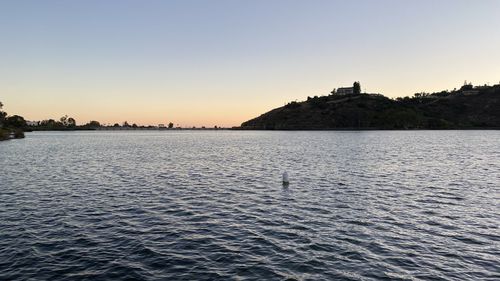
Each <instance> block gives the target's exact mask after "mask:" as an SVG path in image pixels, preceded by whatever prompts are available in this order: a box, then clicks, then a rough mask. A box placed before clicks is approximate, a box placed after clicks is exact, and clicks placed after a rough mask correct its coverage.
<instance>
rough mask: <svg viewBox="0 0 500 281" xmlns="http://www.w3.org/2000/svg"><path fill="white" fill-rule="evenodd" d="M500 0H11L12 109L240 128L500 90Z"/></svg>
mask: <svg viewBox="0 0 500 281" xmlns="http://www.w3.org/2000/svg"><path fill="white" fill-rule="evenodd" d="M499 27H500V1H496V0H481V1H472V0H437V1H436V0H433V1H430V0H425V1H422V0H418V1H417V0H414V1H399V0H381V1H370V0H366V1H347V0H344V1H320V0H315V1H291V0H286V1H278V0H274V1H268V0H266V1H229V0H226V1H215V0H214V1H201V0H200V1H194V0H187V1H186V0H182V1H49V0H47V1H1V2H0V34H1V37H0V41H1V42H0V43H1V44H0V101H1V102H3V104H4V105H5V106H4V109H5V110H6V111H7V112H8V113H9V114H19V115H22V116H24V117H25V118H26V119H28V120H42V119H48V118H54V119H55V118H59V117H60V116H62V115H65V114H67V115H70V116H72V117H74V118H75V119H76V120H77V123H79V124H82V123H85V122H88V121H90V120H98V121H100V122H101V123H115V122H117V123H122V122H123V121H128V122H129V123H137V124H139V125H149V124H152V125H157V124H159V123H164V124H165V123H168V122H174V124H176V125H179V126H182V127H191V126H214V125H218V126H225V127H230V126H238V125H240V124H241V123H242V122H243V121H246V120H248V119H251V118H253V117H256V116H258V115H260V114H262V113H264V112H266V111H268V110H271V109H273V108H275V107H278V106H282V105H283V104H285V103H286V102H289V101H293V100H304V99H305V98H306V97H307V96H313V95H323V94H328V93H329V92H330V91H331V90H332V89H333V88H337V87H341V86H349V85H351V84H352V82H353V81H360V82H361V87H362V90H363V91H365V90H366V91H367V92H378V93H382V94H384V95H386V96H389V97H397V96H407V95H413V94H414V93H416V92H422V91H427V92H433V91H440V90H445V89H453V88H455V87H460V86H461V84H463V82H464V80H467V81H470V82H472V83H473V84H475V85H477V84H497V83H499V81H500V28H499Z"/></svg>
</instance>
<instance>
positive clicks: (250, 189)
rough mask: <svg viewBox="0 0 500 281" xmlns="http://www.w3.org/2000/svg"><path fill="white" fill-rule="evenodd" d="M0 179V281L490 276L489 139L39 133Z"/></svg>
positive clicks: (499, 178)
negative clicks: (285, 180) (285, 178)
mask: <svg viewBox="0 0 500 281" xmlns="http://www.w3.org/2000/svg"><path fill="white" fill-rule="evenodd" d="M0 169H1V170H0V280H141V279H142V280H380V279H392V280H500V230H499V224H500V204H499V203H500V132H499V131H385V132H379V131H369V132H240V131H204V132H202V131H198V132H196V131H154V132H153V131H132V132H104V131H100V132H64V133H54V132H45V133H42V132H40V133H29V134H27V137H26V139H23V140H12V141H7V142H2V143H0ZM284 170H287V171H288V173H289V175H290V180H291V183H290V186H289V187H288V188H284V187H283V186H282V184H281V173H282V172H283V171H284Z"/></svg>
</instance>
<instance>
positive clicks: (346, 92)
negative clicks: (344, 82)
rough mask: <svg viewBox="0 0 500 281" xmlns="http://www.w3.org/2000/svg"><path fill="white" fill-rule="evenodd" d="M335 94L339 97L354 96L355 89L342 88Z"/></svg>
mask: <svg viewBox="0 0 500 281" xmlns="http://www.w3.org/2000/svg"><path fill="white" fill-rule="evenodd" d="M335 94H337V95H339V96H345V95H352V94H354V87H342V88H338V89H337V91H336V92H335Z"/></svg>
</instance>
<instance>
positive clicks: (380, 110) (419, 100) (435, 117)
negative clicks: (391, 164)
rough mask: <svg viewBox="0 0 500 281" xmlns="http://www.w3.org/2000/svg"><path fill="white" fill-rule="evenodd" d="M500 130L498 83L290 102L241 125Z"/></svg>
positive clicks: (303, 128)
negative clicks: (393, 95) (397, 95)
mask: <svg viewBox="0 0 500 281" xmlns="http://www.w3.org/2000/svg"><path fill="white" fill-rule="evenodd" d="M474 128H500V85H495V86H481V87H472V86H471V85H465V86H463V87H462V88H461V89H460V90H455V91H452V92H447V91H443V92H439V93H433V94H425V93H422V94H415V96H414V97H411V98H409V97H405V98H397V99H390V98H387V97H385V96H382V95H373V94H351V95H338V94H332V95H328V96H321V97H312V98H311V97H308V99H307V100H306V101H303V102H290V103H288V104H287V105H285V106H283V107H279V108H276V109H273V110H271V111H269V112H267V113H265V114H262V115H261V116H259V117H257V118H254V119H251V120H249V121H246V122H244V123H243V124H241V127H240V128H239V129H250V130H252V129H253V130H329V129H474Z"/></svg>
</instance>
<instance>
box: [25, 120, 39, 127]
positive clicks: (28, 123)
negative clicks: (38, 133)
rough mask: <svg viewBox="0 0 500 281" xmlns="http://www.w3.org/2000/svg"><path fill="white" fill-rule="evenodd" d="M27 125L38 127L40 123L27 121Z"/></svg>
mask: <svg viewBox="0 0 500 281" xmlns="http://www.w3.org/2000/svg"><path fill="white" fill-rule="evenodd" d="M26 125H28V126H32V127H33V126H38V125H40V121H26Z"/></svg>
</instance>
